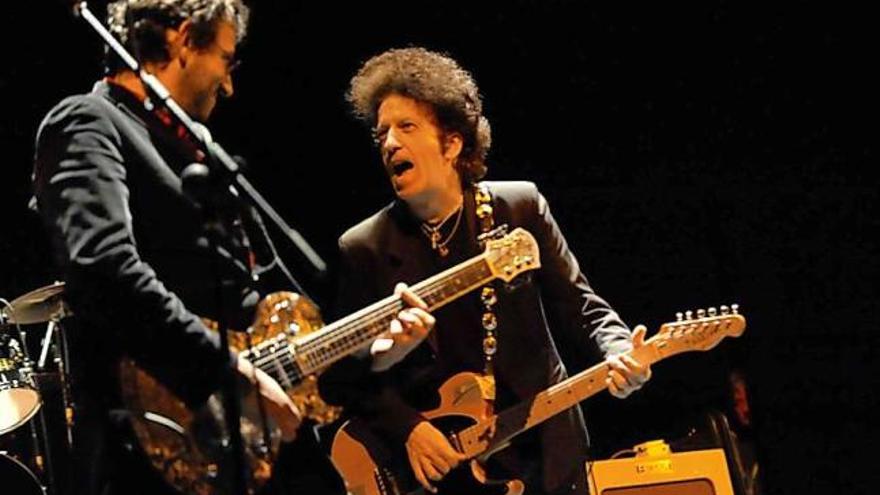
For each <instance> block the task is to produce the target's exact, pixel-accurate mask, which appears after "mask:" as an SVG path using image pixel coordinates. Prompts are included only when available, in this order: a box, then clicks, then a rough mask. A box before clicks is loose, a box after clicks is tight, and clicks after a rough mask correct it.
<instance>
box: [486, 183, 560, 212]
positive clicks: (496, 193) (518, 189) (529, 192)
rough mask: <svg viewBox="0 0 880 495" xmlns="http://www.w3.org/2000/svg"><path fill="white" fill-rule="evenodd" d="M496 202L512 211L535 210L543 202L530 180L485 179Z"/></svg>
mask: <svg viewBox="0 0 880 495" xmlns="http://www.w3.org/2000/svg"><path fill="white" fill-rule="evenodd" d="M483 183H484V184H486V186H487V187H488V188H489V191H490V192H491V193H492V197H493V198H494V201H495V202H496V204H498V205H499V206H501V207H503V208H504V207H506V208H507V209H509V210H510V211H512V212H520V213H525V212H535V211H537V210H538V209H540V207H541V205H542V204H543V203H545V202H546V201H545V200H544V196H543V195H542V194H541V192H540V191H539V190H538V186H537V185H536V184H535V183H534V182H531V181H524V180H522V181H485V182H483Z"/></svg>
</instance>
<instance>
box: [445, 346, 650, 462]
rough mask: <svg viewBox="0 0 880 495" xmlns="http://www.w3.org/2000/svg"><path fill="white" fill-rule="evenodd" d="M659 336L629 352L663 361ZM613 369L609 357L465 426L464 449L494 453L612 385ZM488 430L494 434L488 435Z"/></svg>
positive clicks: (472, 453) (461, 436) (471, 453)
mask: <svg viewBox="0 0 880 495" xmlns="http://www.w3.org/2000/svg"><path fill="white" fill-rule="evenodd" d="M658 340H660V339H656V338H653V339H649V340H648V341H647V342H646V343H645V345H644V346H643V347H640V348H638V349H635V350H633V351H630V352H628V353H627V354H628V355H630V356H633V357H634V358H635V359H636V360H637V361H639V362H640V363H642V364H645V365H651V364H653V363H655V362H657V361H660V360H661V359H663V358H664V357H665V356H664V355H663V354H662V350H661V347H660V346H657V345H655V344H656V343H657V341H658ZM610 371H611V366H610V365H609V364H608V361H603V362H601V363H599V364H597V365H595V366H593V367H591V368H588V369H586V370H584V371H582V372H580V373H578V374H576V375H574V376H572V377H570V378H568V379H566V380H564V381H562V382H560V383H557V384H556V385H554V386H552V387H550V388H548V389H547V390H544V391H543V392H541V393H539V394H537V395H535V396H534V397H533V398H532V399H531V400H527V401H524V402H521V403H520V404H518V405H516V406H514V407H511V408H509V409H506V410H504V411H502V412H500V413H498V414H496V415H495V416H492V417H490V418H488V419H487V420H485V421H483V422H480V423H478V424H476V425H474V426H471V427H469V428H467V429H465V430H462V431H461V432H459V434H458V437H459V441H460V444H461V446H462V448H463V450H464V453H465V454H467V455H469V456H472V457H476V456H479V455H481V454H485V453H491V452H493V451H495V450H497V449H498V448H500V447H501V446H503V445H504V444H506V443H507V442H509V441H510V440H511V439H512V438H513V437H515V436H516V435H519V434H520V433H522V432H524V431H526V430H528V429H529V428H532V427H534V426H537V425H539V424H541V423H543V422H544V421H546V420H548V419H550V418H551V417H553V416H555V415H557V414H559V413H561V412H563V411H565V410H567V409H569V408H571V407H574V406H575V405H577V404H578V403H579V402H582V401H583V400H585V399H588V398H590V397H592V396H594V395H596V394H598V393H599V392H601V391H603V390H605V389H606V388H608V385H607V384H606V378H608V373H609V372H610ZM487 431H490V432H491V435H487V434H486V432H487Z"/></svg>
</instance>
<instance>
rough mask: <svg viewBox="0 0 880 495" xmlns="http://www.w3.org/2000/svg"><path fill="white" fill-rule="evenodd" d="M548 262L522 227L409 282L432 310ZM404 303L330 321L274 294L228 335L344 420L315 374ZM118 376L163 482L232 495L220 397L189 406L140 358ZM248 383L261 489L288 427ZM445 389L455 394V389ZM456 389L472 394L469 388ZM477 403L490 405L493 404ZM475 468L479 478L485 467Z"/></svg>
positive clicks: (247, 446) (319, 407)
mask: <svg viewBox="0 0 880 495" xmlns="http://www.w3.org/2000/svg"><path fill="white" fill-rule="evenodd" d="M540 266H541V263H540V256H539V252H538V244H537V241H535V238H534V237H533V236H532V235H531V234H530V233H529V232H528V231H526V230H524V229H522V228H517V229H514V230H513V232H510V233H509V234H505V235H504V236H503V237H501V238H497V239H490V240H488V241H487V242H486V249H485V251H484V253H483V254H481V255H478V256H475V257H473V258H471V259H469V260H466V261H463V262H462V263H459V264H458V265H456V266H454V267H451V268H448V269H446V270H444V271H442V272H440V273H438V274H435V275H434V276H432V277H429V278H428V279H425V280H423V281H422V282H419V283H418V284H415V285H413V286H411V287H410V289H411V290H413V291H414V292H415V293H416V294H418V295H419V296H420V297H421V298H422V299H423V300H424V301H426V302H427V303H428V306H429V307H428V309H429V310H430V311H434V310H436V309H437V308H440V307H442V306H443V305H445V304H447V303H449V302H451V301H453V300H455V299H457V298H459V297H461V296H462V295H464V294H467V293H468V292H470V291H471V290H474V289H476V288H478V287H481V286H483V285H485V284H486V283H487V282H489V281H491V280H494V279H500V280H503V281H505V282H510V281H511V280H513V278H514V277H516V276H517V275H519V274H520V273H523V272H525V271H528V270H534V269H537V268H540ZM404 307H405V304H404V303H403V301H402V300H401V298H400V297H399V296H395V295H391V296H388V297H386V298H384V299H382V300H379V301H376V302H375V303H373V304H372V305H370V306H367V307H365V308H362V309H361V310H360V311H356V312H354V313H352V314H350V315H348V316H346V317H344V318H341V319H339V320H337V321H335V322H333V323H331V324H329V325H326V326H324V324H323V322H322V321H321V317H320V314H319V313H318V309H317V307H316V306H315V305H314V304H313V303H312V302H311V301H309V300H308V299H307V298H305V297H301V296H299V295H298V294H295V293H292V292H276V293H273V294H270V295H268V296H266V298H265V299H263V300H262V301H260V304H259V305H258V306H257V308H256V309H257V311H256V317H255V320H254V324H253V325H252V326H251V328H250V329H249V330H248V332H247V333H241V332H230V333H229V344H230V347H231V348H232V350H235V351H238V353H239V356H240V357H243V358H245V359H247V360H248V361H250V362H251V363H253V364H254V366H256V367H257V368H259V369H261V370H262V371H264V372H265V373H267V374H268V375H269V376H271V377H272V378H273V379H275V380H276V381H277V382H278V384H279V385H281V387H282V388H283V389H284V390H285V391H286V392H287V394H288V395H290V397H291V399H292V400H293V402H294V403H295V404H296V405H297V406H298V407H299V410H300V411H301V412H302V414H303V416H304V417H305V418H309V419H312V420H314V421H315V422H317V423H319V424H327V423H330V422H332V421H334V420H336V419H337V418H338V417H339V414H340V412H341V411H340V409H339V408H337V407H331V406H328V405H327V404H326V403H324V401H323V400H322V399H321V397H320V396H319V395H318V391H317V375H318V374H319V373H320V372H321V371H322V370H324V369H326V368H327V366H329V365H331V364H332V363H334V362H336V361H337V360H339V359H342V358H344V357H345V356H348V355H350V354H351V353H353V352H355V351H357V350H359V349H364V348H366V347H367V346H369V345H370V344H371V343H372V342H373V340H374V339H375V338H376V337H378V336H379V335H381V334H382V333H384V332H385V331H386V330H387V328H388V326H389V325H390V324H391V321H392V320H393V319H394V318H395V317H396V315H397V314H398V312H399V311H401V310H402V309H404ZM206 323H207V324H208V325H209V327H210V326H211V325H212V323H211V322H209V321H206ZM169 345H174V343H173V342H172V343H170V344H169ZM120 376H121V380H120V385H121V388H122V398H123V401H124V403H125V405H126V407H127V409H128V410H129V411H130V413H131V418H132V424H133V427H134V431H135V434H136V436H137V440H138V442H139V443H140V446H141V447H142V449H143V450H144V452H145V453H146V455H147V457H148V458H149V459H150V462H151V463H152V465H153V467H154V468H155V469H156V470H157V471H158V472H159V473H160V474H161V475H162V476H163V477H164V478H165V480H166V481H167V482H168V483H169V484H170V485H172V486H173V487H175V488H177V489H178V490H179V491H181V492H183V493H187V494H196V495H226V494H229V493H230V491H229V490H230V488H231V486H232V483H231V480H230V479H229V473H230V471H231V470H230V469H228V466H224V465H223V460H224V459H225V458H227V457H228V456H226V455H225V454H224V451H225V450H227V448H226V447H225V446H226V445H228V444H229V439H230V435H229V432H228V429H227V428H226V426H225V421H224V414H223V406H222V401H221V400H220V399H221V398H220V397H219V395H218V394H215V395H213V396H211V397H210V398H209V399H208V400H207V401H206V402H205V404H204V405H202V406H201V407H199V408H198V409H197V410H191V409H189V408H188V407H187V406H186V404H184V402H183V401H182V400H180V399H179V398H178V397H176V396H175V395H174V394H173V393H172V392H171V391H169V390H168V389H167V388H166V387H164V386H162V385H161V384H160V383H159V382H158V381H157V380H155V379H154V378H153V377H152V376H150V374H149V373H147V372H146V371H145V370H143V369H141V368H140V367H138V365H137V364H136V363H135V362H134V361H132V360H128V359H127V360H123V362H122V363H121V364H120ZM246 389H247V387H244V388H240V389H239V390H240V391H242V392H243V393H242V394H241V396H240V399H241V406H242V415H241V418H240V419H241V436H242V441H243V444H244V454H245V461H246V464H247V467H248V468H249V469H248V472H247V473H246V484H247V488H248V493H249V494H254V493H256V492H257V491H258V490H259V489H260V487H262V486H263V485H264V484H265V482H266V481H267V480H268V479H269V478H270V476H271V475H272V461H273V460H274V458H275V456H276V454H277V450H278V446H279V444H280V440H281V431H280V429H279V428H277V426H276V425H274V424H272V423H271V422H270V423H269V424H268V425H264V424H263V415H262V414H261V411H260V405H259V402H258V400H257V394H256V393H255V392H254V391H249V390H246ZM447 393H449V394H450V395H449V396H450V397H453V396H454V395H455V394H453V393H452V392H447ZM458 395H459V396H460V398H461V399H467V400H468V401H470V395H469V392H467V391H465V392H464V393H460V394H458ZM468 403H469V404H470V402H468ZM473 404H474V410H473V411H471V410H470V409H468V411H467V412H465V414H464V416H465V417H467V414H475V415H479V414H481V413H480V412H478V411H477V409H476V406H477V403H476V402H474V403H473ZM479 406H480V407H482V409H485V408H486V403H481V404H479ZM449 407H452V406H451V405H450V406H449ZM474 417H477V416H474ZM267 419H268V418H267ZM474 469H475V471H474V472H475V473H476V474H477V476H478V477H479V475H480V472H479V469H478V466H476V465H475V468H474ZM376 493H382V492H376ZM450 493H462V492H450ZM501 493H504V492H501ZM235 495H239V494H235Z"/></svg>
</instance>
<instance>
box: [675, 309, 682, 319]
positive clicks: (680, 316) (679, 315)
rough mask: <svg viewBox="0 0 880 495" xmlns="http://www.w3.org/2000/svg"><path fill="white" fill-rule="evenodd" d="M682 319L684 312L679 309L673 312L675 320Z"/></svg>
mask: <svg viewBox="0 0 880 495" xmlns="http://www.w3.org/2000/svg"><path fill="white" fill-rule="evenodd" d="M682 320H684V313H682V312H681V311H679V312H678V313H675V321H682Z"/></svg>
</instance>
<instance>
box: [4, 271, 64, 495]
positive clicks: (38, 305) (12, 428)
mask: <svg viewBox="0 0 880 495" xmlns="http://www.w3.org/2000/svg"><path fill="white" fill-rule="evenodd" d="M63 293H64V283H62V282H56V283H54V284H51V285H48V286H45V287H41V288H39V289H36V290H34V291H31V292H28V293H27V294H24V295H23V296H21V297H18V298H16V299H14V300H13V301H11V302H8V301H6V300H5V299H2V298H0V492H2V493H15V494H21V495H31V494H34V495H46V494H50V493H51V490H50V489H49V487H51V486H53V479H52V478H53V476H54V472H53V466H52V464H53V453H55V454H57V452H53V447H54V446H56V445H57V444H56V443H55V442H50V441H49V437H50V434H49V429H48V428H47V420H50V419H52V418H50V417H48V416H49V415H50V413H55V415H60V416H61V418H56V419H59V420H60V421H63V423H64V425H65V426H64V428H66V430H67V438H66V441H67V442H66V445H65V446H66V447H67V448H68V449H69V448H70V446H71V444H72V441H73V438H72V433H71V427H72V421H73V403H72V401H71V400H70V393H69V388H68V385H69V380H68V376H69V370H68V369H67V365H68V360H67V355H66V354H67V344H66V342H65V337H64V332H63V331H62V326H61V320H62V319H63V318H66V317H67V316H69V315H70V314H71V312H70V310H69V309H68V308H67V305H66V304H65V303H64V300H63V298H62V295H63ZM35 325H45V329H44V330H42V332H40V333H41V334H42V339H41V340H40V343H39V356H38V357H37V360H36V361H34V360H33V359H31V353H30V352H29V351H28V347H29V346H28V341H27V339H28V337H29V336H31V334H30V332H31V328H34V326H35ZM50 354H51V359H50ZM52 382H54V383H55V384H57V387H54V389H55V390H49V388H51V387H50V385H51V383H52ZM59 390H60V394H57V392H58V391H59ZM53 392H56V393H55V395H60V401H61V402H62V403H63V404H60V406H61V407H58V406H59V405H58V404H52V403H51V402H52V401H50V400H49V397H52V396H53ZM52 398H53V399H54V398H55V397H52ZM53 406H54V407H53Z"/></svg>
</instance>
